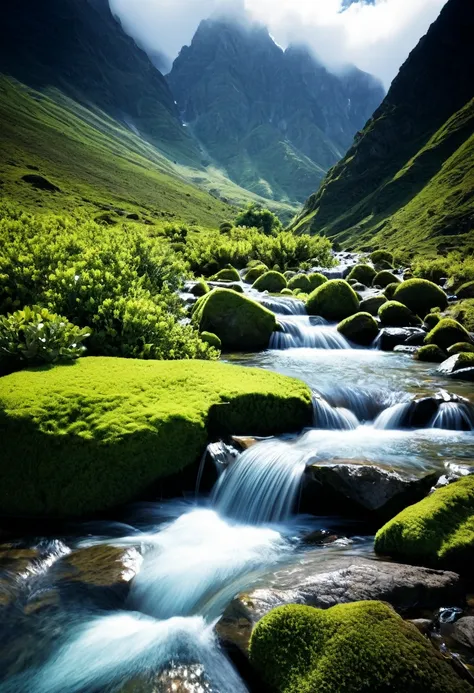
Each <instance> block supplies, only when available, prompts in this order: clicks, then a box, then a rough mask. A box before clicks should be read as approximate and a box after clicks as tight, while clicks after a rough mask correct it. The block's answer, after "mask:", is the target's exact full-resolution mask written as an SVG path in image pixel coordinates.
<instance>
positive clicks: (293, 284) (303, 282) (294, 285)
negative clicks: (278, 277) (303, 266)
mask: <svg viewBox="0 0 474 693" xmlns="http://www.w3.org/2000/svg"><path fill="white" fill-rule="evenodd" d="M288 288H289V289H301V291H304V293H305V294H309V293H310V291H312V289H311V282H310V281H309V277H308V275H307V274H297V275H296V276H295V277H293V278H292V279H290V280H289V281H288Z"/></svg>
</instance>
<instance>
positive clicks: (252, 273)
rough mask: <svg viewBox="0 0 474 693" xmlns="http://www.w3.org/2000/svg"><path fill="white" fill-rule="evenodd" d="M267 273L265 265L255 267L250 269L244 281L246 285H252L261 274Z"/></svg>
mask: <svg viewBox="0 0 474 693" xmlns="http://www.w3.org/2000/svg"><path fill="white" fill-rule="evenodd" d="M265 272H268V267H267V266H266V265H256V266H255V267H251V268H250V269H249V270H248V272H247V273H246V274H245V276H244V281H245V282H247V283H248V284H253V283H254V282H255V281H257V279H258V278H259V277H261V276H262V274H265Z"/></svg>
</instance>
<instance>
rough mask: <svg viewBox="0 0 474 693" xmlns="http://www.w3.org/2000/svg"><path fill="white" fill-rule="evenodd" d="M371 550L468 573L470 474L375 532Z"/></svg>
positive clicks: (473, 540)
mask: <svg viewBox="0 0 474 693" xmlns="http://www.w3.org/2000/svg"><path fill="white" fill-rule="evenodd" d="M375 550H376V552H377V553H379V554H384V555H389V556H396V557H397V558H403V559H404V560H410V561H413V562H415V563H422V564H425V565H440V566H447V567H449V568H453V569H455V570H457V571H458V572H463V573H468V572H469V571H471V570H472V569H473V568H474V476H466V477H464V478H462V479H460V480H459V481H456V482H454V483H453V484H450V485H449V486H445V487H444V488H440V489H438V490H437V491H434V493H432V494H431V495H430V496H428V497H427V498H424V499H423V500H422V501H420V502H419V503H415V505H410V506H409V507H408V508H405V510H402V512H401V513H399V514H398V515H396V516H395V517H394V518H393V519H391V520H390V521H389V522H387V524H386V525H384V526H383V527H382V529H380V530H379V531H378V532H377V535H376V537H375Z"/></svg>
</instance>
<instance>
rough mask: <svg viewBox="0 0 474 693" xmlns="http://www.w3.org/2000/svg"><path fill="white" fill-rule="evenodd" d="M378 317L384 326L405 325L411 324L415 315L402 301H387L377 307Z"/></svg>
mask: <svg viewBox="0 0 474 693" xmlns="http://www.w3.org/2000/svg"><path fill="white" fill-rule="evenodd" d="M379 318H380V322H381V323H382V325H383V326H384V327H407V326H409V325H413V321H414V319H415V316H414V315H413V313H412V312H411V310H410V309H409V308H407V307H406V306H404V305H403V303H399V302H398V301H387V302H386V303H384V304H383V305H382V306H380V308H379Z"/></svg>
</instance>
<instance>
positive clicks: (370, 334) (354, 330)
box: [337, 313, 379, 346]
mask: <svg viewBox="0 0 474 693" xmlns="http://www.w3.org/2000/svg"><path fill="white" fill-rule="evenodd" d="M337 331H338V332H340V333H341V334H342V335H343V336H344V337H345V338H346V339H348V340H349V341H351V342H354V343H355V344H360V345H361V346H370V345H371V344H372V342H373V341H374V339H375V338H376V337H377V335H378V333H379V326H378V325H377V322H376V320H375V318H374V317H373V316H372V315H370V313H356V314H355V315H351V316H350V317H348V318H346V319H345V320H343V321H342V322H340V323H339V325H338V326H337Z"/></svg>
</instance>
